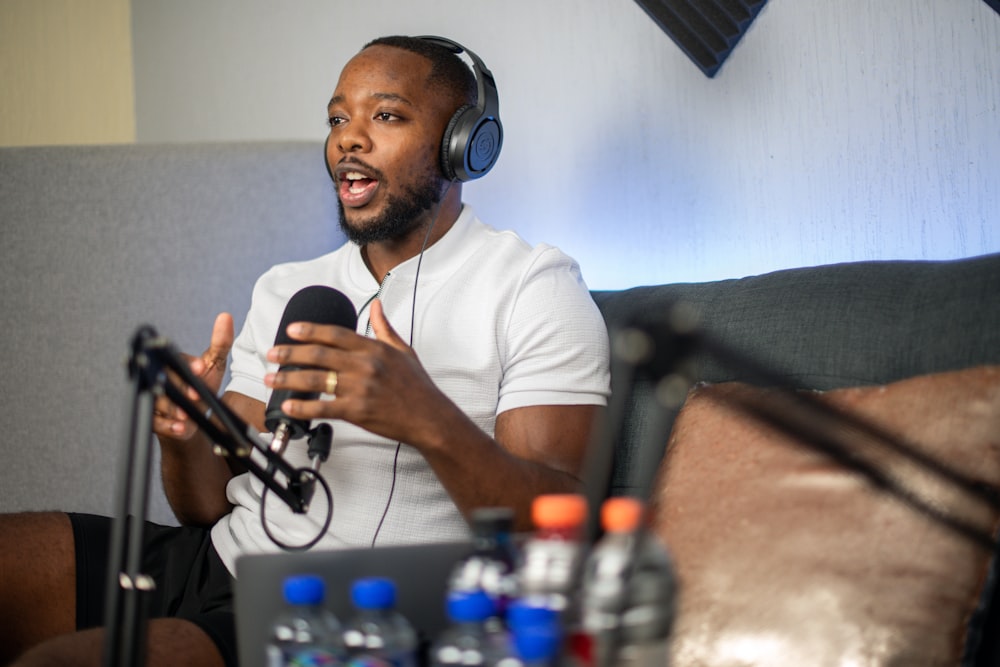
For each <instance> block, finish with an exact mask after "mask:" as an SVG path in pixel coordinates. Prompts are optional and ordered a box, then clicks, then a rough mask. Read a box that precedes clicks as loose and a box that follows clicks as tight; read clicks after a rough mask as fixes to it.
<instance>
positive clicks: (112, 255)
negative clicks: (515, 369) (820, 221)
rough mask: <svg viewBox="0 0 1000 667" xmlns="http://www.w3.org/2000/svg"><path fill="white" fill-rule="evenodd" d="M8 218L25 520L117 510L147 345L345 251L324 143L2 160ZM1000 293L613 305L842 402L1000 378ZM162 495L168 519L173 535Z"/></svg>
mask: <svg viewBox="0 0 1000 667" xmlns="http://www.w3.org/2000/svg"><path fill="white" fill-rule="evenodd" d="M0 221H2V225H3V244H2V253H3V255H2V261H0V272H2V275H3V287H4V289H3V290H2V293H0V294H2V296H0V308H2V311H3V312H4V313H5V321H6V325H5V326H4V328H3V331H2V334H0V336H2V350H3V353H2V354H3V359H4V361H3V373H2V374H0V383H2V392H3V396H4V397H5V399H6V401H5V410H4V413H3V418H2V425H3V428H2V432H3V433H4V435H5V438H4V444H3V445H2V447H3V461H4V465H3V466H2V467H0V489H2V492H0V511H5V512H7V511H14V510H36V509H46V508H63V509H73V510H81V511H92V512H101V513H111V512H114V511H115V508H114V502H113V501H114V494H113V489H114V487H115V485H116V483H117V476H118V473H119V470H118V463H117V461H118V460H120V452H121V448H122V446H123V442H122V441H123V438H124V432H125V431H124V428H125V424H124V418H123V415H124V414H125V408H126V406H127V401H128V386H127V382H126V373H125V369H124V364H123V362H124V359H125V355H126V353H127V345H128V341H129V339H130V337H131V335H132V333H133V332H134V331H135V329H136V328H137V327H138V326H139V325H141V324H143V323H149V324H152V325H153V326H155V327H156V328H157V329H158V330H159V331H160V333H162V334H163V335H165V336H167V337H168V338H171V339H172V340H174V342H175V343H176V344H177V345H178V347H180V348H181V349H184V350H201V349H202V348H203V347H204V345H205V344H206V343H207V337H208V334H209V332H210V329H211V324H212V321H213V318H214V315H215V314H216V312H217V311H219V310H229V311H231V312H233V313H234V315H236V317H237V325H239V321H240V320H239V318H240V317H242V315H243V313H245V311H246V309H247V307H248V305H249V289H250V286H251V285H252V282H253V280H254V278H255V277H256V276H257V275H259V274H260V273H261V272H262V271H263V270H264V269H266V268H267V267H268V266H269V265H271V264H272V263H274V262H276V261H286V260H292V259H302V258H306V257H311V256H313V255H315V254H316V253H317V252H318V251H320V250H325V249H328V248H333V247H335V246H336V245H338V244H339V243H340V242H341V241H342V237H341V235H340V233H339V230H338V229H337V228H336V223H335V221H334V199H333V192H332V188H331V187H330V185H329V182H328V178H327V175H326V172H325V170H324V168H323V163H322V155H321V150H320V146H319V145H314V144H312V143H255V144H217V145H210V144H199V145H171V146H101V147H71V148H70V147H67V148H62V147H49V148H8V149H0ZM998 295H1000V255H992V256H985V257H980V258H971V259H967V260H960V261H951V262H925V261H900V262H861V263H852V264H840V265H834V266H823V267H813V268H801V269H792V270H788V271H778V272H774V273H770V274H767V275H761V276H755V277H751V278H745V279H741V280H725V281H718V282H711V283H701V284H675V285H661V286H648V287H637V288H634V289H631V290H623V291H615V292H596V293H595V294H594V296H595V300H596V302H597V303H598V305H599V307H600V308H601V310H602V312H603V313H604V315H605V317H606V319H607V321H608V324H609V327H611V328H612V329H614V328H615V327H616V326H617V324H619V323H621V322H623V321H625V320H626V319H628V318H629V317H631V316H632V314H633V313H634V312H636V311H639V312H643V313H646V314H649V313H656V312H661V311H664V310H665V309H666V308H667V307H668V306H669V305H671V304H674V303H675V302H677V301H679V300H680V301H684V302H686V303H689V304H691V305H693V306H694V307H695V308H697V310H698V311H700V313H701V315H702V319H703V324H704V328H705V330H706V331H710V332H712V334H713V335H714V336H717V337H718V338H720V339H721V340H723V341H725V342H726V343H727V344H728V345H732V346H733V347H734V348H736V349H739V350H741V351H745V352H746V353H747V354H749V355H750V356H752V357H754V358H755V359H757V360H759V361H761V362H762V363H764V364H765V365H767V366H768V367H770V368H773V369H775V370H777V371H779V372H781V373H782V374H783V375H784V376H785V377H786V378H787V379H789V380H790V381H792V382H794V383H796V384H799V385H801V386H803V387H809V388H814V389H822V390H829V389H836V388H840V387H850V386H858V385H874V384H884V383H893V382H896V381H899V380H903V379H905V378H909V377H913V376H918V375H923V374H929V373H938V372H942V371H948V370H954V369H962V368H967V367H971V366H976V365H980V364H1000V307H998V305H1000V304H998V298H1000V297H998ZM694 362H695V366H694V368H695V371H694V377H695V378H696V379H699V380H705V381H711V382H720V381H727V380H740V379H745V378H743V377H742V376H741V372H740V371H739V370H738V369H733V368H727V367H726V366H725V365H724V364H721V363H720V362H719V361H718V360H717V359H713V358H708V357H704V356H695V357H694ZM650 391H651V387H650V386H649V384H648V383H640V385H639V386H638V387H637V391H636V392H635V395H634V396H633V397H632V399H631V404H630V405H631V409H630V410H629V414H630V416H629V419H628V422H627V424H626V435H625V436H624V437H623V438H622V439H621V441H620V442H618V444H617V448H616V453H615V459H614V469H613V473H612V474H611V476H610V478H609V482H608V483H609V492H613V493H630V492H636V490H637V485H638V483H637V481H636V480H637V479H643V475H644V474H646V472H648V471H646V470H643V469H642V468H643V466H644V465H646V464H644V463H640V461H643V460H645V459H643V457H640V456H639V452H638V451H637V449H638V447H639V445H640V443H648V441H649V439H650V438H649V435H650V434H649V429H650V428H654V426H650V425H651V424H657V420H662V419H666V420H667V421H668V423H669V422H670V421H671V420H672V419H673V415H672V414H667V415H664V414H660V411H657V414H655V415H654V414H651V411H652V408H651V407H650V406H651V405H652V403H651V402H650V401H649V394H650ZM655 428H662V425H656V426H655ZM662 445H663V447H665V446H666V442H665V441H664V442H663V443H662ZM644 446H646V447H647V448H648V447H649V446H650V445H648V444H646V445H644ZM659 453H660V452H657V453H656V454H657V455H659ZM153 486H154V489H153V492H152V499H151V509H150V516H151V518H153V519H155V520H159V521H161V522H168V523H170V522H173V521H174V519H173V517H172V515H171V513H170V510H169V508H168V507H167V505H166V503H165V501H164V499H163V496H162V493H161V492H160V490H159V488H158V485H157V484H154V485H153ZM720 491H721V490H720ZM983 583H984V585H983V587H982V590H983V596H984V597H983V599H984V600H987V599H988V597H989V594H990V591H991V588H990V586H989V585H987V584H988V582H985V581H984V582H983ZM989 610H990V607H989V606H988V605H984V606H983V607H982V608H980V609H978V610H977V611H976V612H975V613H974V615H973V618H972V619H971V620H972V625H973V626H974V629H978V628H980V627H983V623H984V622H985V623H987V625H986V627H989V628H992V630H991V631H989V632H986V633H985V635H986V636H987V638H993V639H994V640H995V637H996V635H997V634H998V631H997V624H996V619H995V618H994V619H993V620H991V621H988V622H987V620H988V612H989ZM989 623H992V625H989ZM979 636H980V634H979V633H977V632H975V631H974V632H972V633H971V634H970V635H969V636H968V638H967V639H968V641H965V644H966V645H967V646H968V647H970V648H969V650H968V651H966V656H965V657H966V662H967V663H969V664H972V663H973V662H974V661H975V660H976V657H977V656H976V651H977V650H978V651H979V656H978V657H979V663H978V664H983V665H985V664H1000V663H998V662H997V655H998V654H997V653H996V647H995V646H993V645H992V644H996V641H993V642H992V643H990V642H987V643H988V644H990V645H988V646H986V647H985V648H982V649H981V648H980V647H979V644H978V641H977V640H978V637H979ZM964 639H966V638H963V640H964ZM991 651H992V652H991Z"/></svg>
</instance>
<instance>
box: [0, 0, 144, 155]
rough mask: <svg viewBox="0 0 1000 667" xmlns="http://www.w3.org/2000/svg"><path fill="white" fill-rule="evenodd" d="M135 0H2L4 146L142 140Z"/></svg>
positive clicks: (0, 121) (0, 129)
mask: <svg viewBox="0 0 1000 667" xmlns="http://www.w3.org/2000/svg"><path fill="white" fill-rule="evenodd" d="M131 32H132V30H131V18H130V2H129V0H0V100H3V103H2V104H0V146H37V145H55V144H107V143H131V142H134V141H135V94H134V88H133V83H132V36H131Z"/></svg>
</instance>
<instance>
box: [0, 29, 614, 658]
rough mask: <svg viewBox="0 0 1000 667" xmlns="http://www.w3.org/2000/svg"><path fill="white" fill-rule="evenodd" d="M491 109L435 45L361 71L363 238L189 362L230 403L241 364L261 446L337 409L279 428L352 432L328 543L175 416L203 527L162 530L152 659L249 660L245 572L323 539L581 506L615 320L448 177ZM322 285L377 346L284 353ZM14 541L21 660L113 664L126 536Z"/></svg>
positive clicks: (153, 560)
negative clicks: (295, 311) (238, 651)
mask: <svg viewBox="0 0 1000 667" xmlns="http://www.w3.org/2000/svg"><path fill="white" fill-rule="evenodd" d="M475 90H476V89H475V80H474V78H473V77H472V75H471V73H470V72H469V71H468V68H467V67H465V65H464V64H463V63H462V62H461V60H459V59H458V58H456V56H455V55H454V54H452V53H450V52H449V51H448V50H447V49H445V48H443V47H441V46H440V45H438V44H435V43H433V42H429V41H427V40H421V39H413V38H383V39H381V40H376V41H375V42H372V43H371V44H369V45H367V46H366V47H365V48H363V49H362V50H361V51H360V52H359V53H358V54H357V55H356V56H355V57H354V58H353V59H352V60H351V61H350V62H349V63H348V64H347V65H346V66H345V68H344V70H343V72H342V73H341V76H340V79H339V81H338V83H337V87H336V90H335V91H334V94H333V97H332V99H331V100H330V104H329V109H328V111H329V117H330V137H329V140H328V142H327V160H328V164H329V165H330V167H331V174H332V175H333V177H334V180H335V185H336V187H337V193H338V199H339V201H340V205H341V225H342V227H343V228H344V230H345V232H346V233H347V235H348V237H349V239H350V240H351V243H348V244H347V245H345V246H344V247H342V248H341V249H339V250H337V251H335V252H333V253H330V254H329V255H325V256H323V257H320V258H318V259H316V260H313V261H310V262H300V263H294V264H285V265H280V266H277V267H275V268H273V269H271V270H270V271H269V272H267V273H266V274H265V275H264V276H262V277H261V279H260V280H259V281H258V283H257V285H256V286H255V288H254V296H253V303H252V305H251V310H250V313H249V314H248V316H247V320H246V323H245V325H244V327H243V329H242V331H241V333H240V336H239V338H236V339H235V341H234V333H235V332H234V328H233V320H232V318H231V317H230V316H229V315H227V314H223V315H220V316H219V318H218V319H217V320H216V323H215V326H214V329H213V332H212V336H211V342H210V345H209V348H208V349H207V350H206V352H205V353H204V354H202V355H201V356H200V357H198V358H194V359H192V360H191V367H192V369H193V371H194V372H195V373H196V374H198V375H200V376H201V377H202V379H203V380H204V381H205V382H206V383H207V384H208V385H209V386H210V387H211V388H212V389H213V390H215V391H217V390H218V389H220V385H221V380H222V376H223V373H224V369H225V365H226V362H227V359H228V358H229V356H230V353H231V354H232V368H231V377H232V380H231V383H230V385H229V386H228V387H227V389H226V392H225V393H224V395H223V401H224V402H225V403H226V404H227V405H228V406H229V407H230V408H232V409H233V410H234V411H235V412H236V413H237V414H239V415H240V416H241V417H242V418H243V419H244V420H245V421H247V422H248V423H250V424H252V425H254V426H255V427H257V428H258V429H261V430H264V412H265V406H266V402H267V398H268V395H269V394H268V392H269V390H274V389H293V390H302V391H313V392H316V391H319V392H322V394H321V396H320V398H319V399H318V400H289V401H286V402H285V403H284V404H283V405H282V409H283V410H284V411H285V412H286V413H287V414H288V415H289V416H290V417H292V418H300V419H304V420H313V419H319V420H333V421H332V423H333V424H334V429H335V435H334V444H333V452H332V453H331V455H330V459H329V461H328V462H327V464H325V465H324V466H323V468H322V470H321V473H322V474H323V476H324V478H326V479H327V480H328V481H329V485H330V487H331V489H332V494H331V495H332V498H333V515H332V517H330V519H331V521H330V526H329V530H328V531H327V532H326V533H323V534H320V535H317V531H321V530H322V527H323V525H324V519H325V518H326V516H325V513H326V512H327V508H326V506H325V503H324V502H322V498H320V496H321V495H322V492H318V494H319V495H318V496H317V500H316V501H315V502H314V503H313V506H312V508H311V509H310V513H309V515H307V516H305V517H303V516H300V515H294V514H292V513H291V512H290V511H289V510H288V509H287V508H286V507H284V506H283V504H282V503H281V502H280V501H278V500H277V499H276V498H275V497H274V496H273V494H272V495H271V496H270V497H268V498H267V502H266V519H265V518H264V517H262V516H261V484H260V483H259V481H258V480H256V478H254V477H252V476H251V475H248V474H246V473H243V474H240V473H241V471H240V470H238V469H236V467H235V466H233V467H231V466H230V463H229V461H228V460H227V459H223V458H220V457H217V456H215V455H214V454H213V453H212V451H211V447H210V446H209V443H208V442H206V441H205V438H204V437H203V435H202V434H200V433H199V432H198V431H197V429H196V428H195V426H194V424H193V423H192V422H191V421H190V420H189V419H188V418H187V417H186V416H185V415H184V414H183V413H182V412H181V411H180V410H178V409H177V407H176V406H174V405H171V404H169V403H168V402H167V401H166V400H165V399H162V400H160V401H159V402H158V403H157V406H156V410H155V415H154V424H153V427H154V430H155V431H156V433H157V435H158V436H159V438H160V443H161V467H162V472H163V480H164V486H165V489H166V493H167V497H168V499H169V500H170V503H171V506H172V508H173V510H174V512H175V514H176V516H177V518H178V519H179V520H180V522H181V523H182V524H183V526H182V527H180V528H153V527H150V528H149V529H148V531H147V546H146V550H145V554H146V556H147V559H148V560H149V561H150V563H148V564H147V567H146V568H145V570H144V571H146V572H149V573H150V574H152V575H153V576H154V577H156V578H157V579H158V582H157V583H158V586H157V591H156V596H157V597H156V598H154V602H153V607H154V608H153V610H152V612H151V616H153V618H152V619H151V620H150V622H149V625H148V635H147V637H148V644H149V658H148V664H150V665H159V664H167V663H169V664H172V665H174V664H185V665H223V664H228V665H234V664H235V638H234V636H233V635H234V631H233V612H232V603H231V592H230V587H231V575H232V574H233V573H234V572H235V561H236V559H237V558H238V556H239V555H240V554H241V553H245V552H258V551H262V550H276V549H277V548H278V547H277V546H276V543H275V542H276V541H278V542H282V543H288V544H300V543H303V542H307V541H310V540H311V539H312V538H315V537H318V538H319V547H318V548H325V547H337V546H343V545H353V546H358V545H376V544H382V543H402V542H426V541H434V540H447V539H453V538H457V537H463V536H466V535H467V527H466V524H465V521H464V517H466V516H468V514H469V513H470V511H471V510H472V509H474V508H476V507H480V506H497V505H502V506H509V507H512V508H514V509H515V511H516V515H517V517H518V526H519V527H520V528H521V529H525V528H527V527H528V526H529V525H530V517H529V513H528V510H529V506H530V503H531V500H532V499H533V498H534V497H535V496H536V495H538V494H540V493H552V492H566V491H575V490H578V488H579V474H580V469H581V466H582V462H583V457H584V454H585V451H584V450H585V446H586V444H587V442H588V438H589V430H590V427H591V424H592V423H593V421H594V418H595V415H596V412H597V410H599V409H600V406H601V405H603V404H604V403H605V402H606V399H607V395H608V392H609V387H608V369H607V358H608V349H607V339H606V334H605V329H604V325H603V321H602V320H601V317H600V314H599V313H598V312H597V310H596V307H595V306H594V305H593V303H592V302H591V301H590V299H589V294H588V293H587V290H586V287H585V286H584V284H583V282H582V280H581V279H580V276H579V273H578V270H577V267H576V265H575V264H574V263H573V262H572V260H569V259H568V258H567V257H565V255H563V254H561V253H560V252H559V251H557V250H555V249H554V248H551V247H548V246H539V247H537V248H530V247H528V246H527V245H526V244H524V243H523V241H521V240H520V239H518V238H517V237H516V236H515V235H513V234H511V233H506V232H497V231H495V230H493V229H492V228H489V227H487V226H485V225H483V224H482V223H481V222H479V221H478V220H477V219H476V217H475V215H474V213H473V212H472V211H471V209H470V208H469V207H467V206H463V205H462V202H461V184H460V183H457V182H452V181H451V180H449V179H448V178H446V177H445V176H444V175H443V173H444V172H443V170H442V166H441V137H442V135H443V134H444V133H445V130H446V127H447V126H448V123H449V119H450V118H451V117H452V115H453V114H454V113H455V111H456V109H459V108H460V107H462V106H464V105H466V104H470V103H474V102H475V95H476V92H475ZM282 233H284V232H282ZM312 284H326V285H331V286H333V287H336V288H337V289H338V290H341V291H342V292H343V293H345V294H346V295H347V296H348V297H349V298H350V299H351V300H352V302H353V303H354V305H355V307H356V308H357V310H358V313H359V318H358V331H357V332H353V331H349V330H347V329H345V328H342V327H336V326H329V325H319V324H315V323H295V324H292V325H291V326H289V327H288V330H287V334H288V336H290V337H291V339H293V340H295V341H296V342H297V343H298V344H296V345H291V346H289V345H280V346H276V347H275V346H274V345H273V342H274V340H275V334H276V333H277V328H278V323H279V321H280V318H281V315H282V312H283V309H284V307H285V304H286V303H287V301H288V299H289V298H290V297H291V295H292V294H294V293H295V292H296V291H298V289H300V288H302V287H306V286H308V285H312ZM279 366H303V367H308V368H309V369H308V370H300V371H282V372H276V370H277V369H278V368H279ZM304 449H305V444H304V443H303V442H293V443H290V445H289V447H288V450H287V452H286V453H285V456H286V457H287V458H288V460H289V461H290V462H292V463H293V464H294V465H297V466H302V465H305V464H306V455H305V453H304ZM265 521H266V525H265ZM0 531H2V534H3V536H4V537H3V540H4V545H5V546H4V549H3V552H2V553H0V566H2V568H3V569H2V571H0V579H2V581H0V585H2V586H3V589H2V590H0V645H2V646H3V647H4V649H3V650H8V651H11V652H12V653H11V655H16V654H17V652H19V651H20V650H22V648H25V647H31V646H33V645H36V644H38V646H36V647H35V648H34V649H32V650H30V651H28V652H27V653H26V654H25V655H24V656H23V658H22V660H21V662H19V663H17V664H25V665H28V664H60V665H67V664H97V662H99V659H100V654H101V650H102V640H103V630H101V629H100V628H97V627H92V626H96V625H99V624H100V622H101V620H102V616H101V599H100V598H101V594H102V593H103V587H104V583H103V581H101V580H100V579H101V578H102V577H103V575H104V574H105V572H104V570H105V567H106V563H105V562H104V561H105V559H106V551H107V546H106V542H107V531H108V522H107V520H106V519H104V518H99V517H88V516H80V515H73V516H72V518H69V517H67V516H66V515H62V514H41V515H28V516H14V517H3V518H0ZM8 545H11V546H13V545H16V546H17V547H18V551H17V552H16V553H11V552H10V548H11V547H10V546H8ZM91 593H93V594H91ZM88 628H89V629H88Z"/></svg>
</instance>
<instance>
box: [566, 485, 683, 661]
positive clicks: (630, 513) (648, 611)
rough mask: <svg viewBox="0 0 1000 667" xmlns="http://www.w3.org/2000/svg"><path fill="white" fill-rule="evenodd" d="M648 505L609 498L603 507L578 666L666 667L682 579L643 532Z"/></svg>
mask: <svg viewBox="0 0 1000 667" xmlns="http://www.w3.org/2000/svg"><path fill="white" fill-rule="evenodd" d="M644 517H645V505H644V504H643V503H642V502H641V501H639V500H638V499H635V498H627V497H619V498H609V499H608V500H606V501H605V502H604V504H603V505H602V506H601V525H602V527H603V528H604V535H603V537H601V539H600V540H598V542H597V544H596V545H594V548H593V550H592V551H591V553H590V555H589V556H588V558H587V561H586V565H585V568H584V575H583V594H582V597H581V601H580V614H581V625H582V629H583V633H584V635H585V636H586V637H587V638H588V639H589V645H584V646H586V648H585V650H582V651H581V650H578V651H577V655H576V656H575V657H576V658H577V659H578V660H577V661H578V662H579V663H580V664H582V665H585V666H593V667H611V666H612V665H614V666H616V667H626V666H627V667H652V666H653V665H655V666H656V667H663V666H664V665H666V664H667V661H668V641H669V638H670V632H671V630H672V628H673V621H674V615H675V605H676V597H677V581H676V578H675V575H674V569H673V565H672V563H671V561H670V557H669V554H668V552H667V550H666V548H665V547H664V545H663V543H662V542H661V541H660V540H659V538H658V537H657V536H656V535H655V534H653V533H650V532H649V531H647V530H642V528H643V521H644Z"/></svg>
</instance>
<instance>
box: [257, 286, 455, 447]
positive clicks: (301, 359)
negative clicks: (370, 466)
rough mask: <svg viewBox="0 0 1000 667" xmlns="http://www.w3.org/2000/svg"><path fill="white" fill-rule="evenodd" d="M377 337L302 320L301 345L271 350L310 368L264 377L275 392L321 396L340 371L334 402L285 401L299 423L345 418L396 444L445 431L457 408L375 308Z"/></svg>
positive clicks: (293, 330) (293, 332)
mask: <svg viewBox="0 0 1000 667" xmlns="http://www.w3.org/2000/svg"><path fill="white" fill-rule="evenodd" d="M371 323H372V329H373V330H374V332H375V336H376V338H375V340H372V339H370V338H366V337H364V336H360V335H358V334H357V333H355V332H354V331H350V330H348V329H345V328H343V327H338V326H332V325H319V324H313V323H308V322H297V323H293V324H292V325H290V326H289V329H288V335H289V337H291V338H292V339H294V340H296V341H299V343H300V344H296V345H282V346H277V347H274V348H273V349H271V350H270V351H269V352H268V355H267V358H268V361H271V362H274V363H277V364H279V365H281V366H289V365H290V366H298V367H306V368H307V370H296V371H279V372H278V373H273V374H269V375H267V376H266V377H265V378H264V382H265V384H267V385H268V386H269V387H271V388H273V389H292V390H297V391H305V392H318V393H323V392H325V391H326V390H327V386H328V384H327V381H328V380H329V379H330V378H331V372H333V373H336V383H335V384H336V389H335V399H334V400H314V401H301V400H287V401H285V402H284V403H283V404H282V406H281V407H282V410H283V411H284V412H285V414H287V415H288V416H289V417H294V418H296V419H304V420H312V419H343V420H345V421H348V422H351V423H352V424H356V425H357V426H360V427H362V428H364V429H366V430H368V431H370V432H372V433H376V434H378V435H381V436H384V437H386V438H389V439H391V440H401V441H404V442H408V443H413V444H416V443H420V442H422V440H424V439H426V438H428V437H432V435H431V434H432V433H433V432H434V431H437V430H439V429H440V426H439V424H440V416H441V414H442V411H443V412H445V413H448V412H452V411H456V412H457V411H458V408H457V407H456V406H455V405H454V404H453V403H452V402H451V401H450V400H449V399H448V398H447V397H446V396H445V395H444V394H443V393H442V392H441V391H440V390H439V389H438V388H437V386H436V385H435V384H434V382H433V381H432V380H431V379H430V377H429V376H428V375H427V372H426V371H425V370H424V368H423V366H422V365H421V364H420V360H419V359H418V358H417V355H416V353H414V351H413V349H412V348H411V347H410V346H409V345H408V344H407V343H406V341H404V340H403V339H402V338H401V337H400V336H399V334H397V333H396V331H395V330H394V329H393V328H392V326H391V325H390V324H389V321H388V320H387V319H386V318H385V314H384V312H383V310H382V304H381V303H380V302H379V301H378V300H375V301H373V302H372V304H371Z"/></svg>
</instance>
